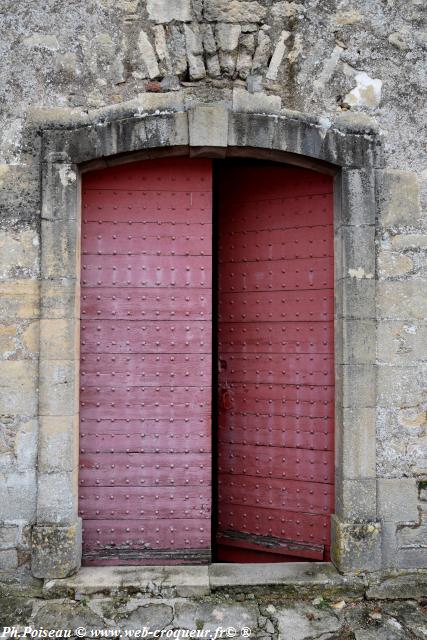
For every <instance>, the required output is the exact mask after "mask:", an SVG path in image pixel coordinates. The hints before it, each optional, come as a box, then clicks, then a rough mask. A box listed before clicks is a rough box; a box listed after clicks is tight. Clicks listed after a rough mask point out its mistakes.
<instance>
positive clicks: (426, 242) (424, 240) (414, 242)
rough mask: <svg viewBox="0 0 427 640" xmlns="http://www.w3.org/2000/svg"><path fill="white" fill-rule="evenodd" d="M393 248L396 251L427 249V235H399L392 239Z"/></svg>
mask: <svg viewBox="0 0 427 640" xmlns="http://www.w3.org/2000/svg"><path fill="white" fill-rule="evenodd" d="M391 246H392V248H393V249H394V250H395V251H405V250H406V249H427V234H425V233H424V234H421V233H407V234H397V235H395V236H393V237H392V238H391Z"/></svg>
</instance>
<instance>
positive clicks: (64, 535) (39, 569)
mask: <svg viewBox="0 0 427 640" xmlns="http://www.w3.org/2000/svg"><path fill="white" fill-rule="evenodd" d="M81 550H82V528H81V520H77V521H76V522H75V523H73V524H71V525H69V526H67V527H61V526H43V525H42V526H40V525H36V526H35V527H33V531H32V556H31V571H32V574H33V576H34V577H36V578H45V579H48V580H49V579H53V578H65V577H67V576H69V575H71V574H72V573H74V572H75V571H77V570H78V569H79V567H80V563H81Z"/></svg>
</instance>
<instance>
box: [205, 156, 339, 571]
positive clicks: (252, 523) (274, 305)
mask: <svg viewBox="0 0 427 640" xmlns="http://www.w3.org/2000/svg"><path fill="white" fill-rule="evenodd" d="M218 173H219V175H218V185H219V188H218V211H219V221H218V225H219V232H218V235H219V249H218V256H219V257H218V400H217V405H218V444H217V448H218V523H217V559H218V560H220V561H234V562H257V561H259V562H266V561H267V562H271V561H277V562H286V561H295V560H299V559H301V560H310V559H311V560H327V559H329V544H330V543H329V540H330V533H329V521H330V514H331V513H332V511H333V482H334V453H333V434H334V344H333V330H334V325H333V317H334V305H333V300H334V277H333V273H334V271H333V193H332V191H333V189H332V185H333V182H332V178H331V177H329V176H325V175H322V174H317V173H315V172H312V171H308V170H302V169H293V168H292V169H291V168H286V167H283V166H277V165H271V164H262V163H246V162H243V161H235V162H233V163H231V162H230V163H227V164H225V165H222V166H221V167H220V168H219V170H218Z"/></svg>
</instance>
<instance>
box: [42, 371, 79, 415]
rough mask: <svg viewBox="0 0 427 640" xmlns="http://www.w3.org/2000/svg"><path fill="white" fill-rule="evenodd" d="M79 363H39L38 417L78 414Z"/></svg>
mask: <svg viewBox="0 0 427 640" xmlns="http://www.w3.org/2000/svg"><path fill="white" fill-rule="evenodd" d="M78 380H79V362H78V361H77V360H43V361H41V362H40V394H39V415H41V416H74V415H76V414H77V413H78Z"/></svg>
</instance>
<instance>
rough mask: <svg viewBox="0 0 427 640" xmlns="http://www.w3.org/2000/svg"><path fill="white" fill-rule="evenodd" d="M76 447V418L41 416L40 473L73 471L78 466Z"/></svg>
mask: <svg viewBox="0 0 427 640" xmlns="http://www.w3.org/2000/svg"><path fill="white" fill-rule="evenodd" d="M83 446H84V444H83ZM78 447H79V420H78V416H53V417H52V416H42V417H41V418H40V436H39V460H38V469H39V472H40V473H45V474H49V473H60V472H63V471H73V469H75V468H76V466H77V464H78V453H79V450H78Z"/></svg>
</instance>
